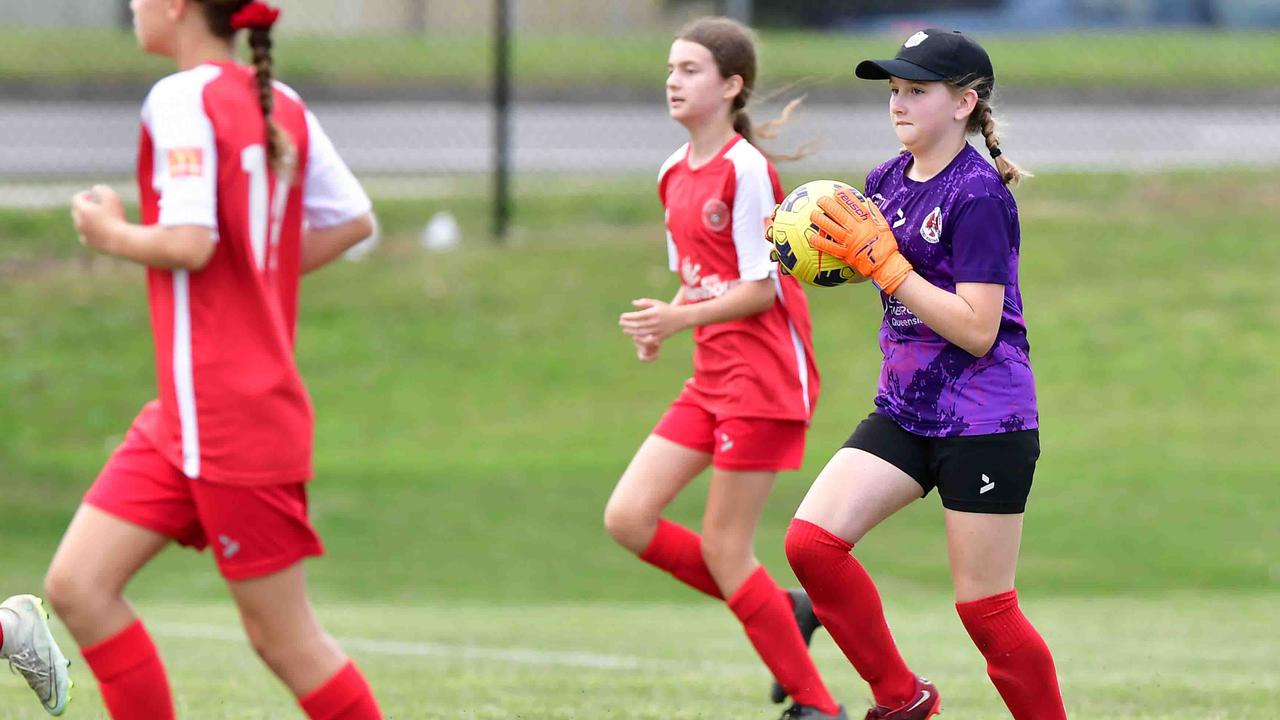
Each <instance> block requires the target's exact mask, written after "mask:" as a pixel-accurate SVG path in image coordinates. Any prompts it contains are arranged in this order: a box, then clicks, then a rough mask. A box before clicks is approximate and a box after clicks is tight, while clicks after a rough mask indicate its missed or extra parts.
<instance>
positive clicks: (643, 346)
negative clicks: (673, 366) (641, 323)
mask: <svg viewBox="0 0 1280 720" xmlns="http://www.w3.org/2000/svg"><path fill="white" fill-rule="evenodd" d="M632 341H634V342H635V345H636V359H637V360H639V361H640V362H645V363H647V362H653V361H654V360H657V359H658V351H659V350H660V349H661V348H662V341H661V340H654V339H653V338H652V337H649V336H645V337H636V338H632Z"/></svg>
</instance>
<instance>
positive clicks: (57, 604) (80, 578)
mask: <svg viewBox="0 0 1280 720" xmlns="http://www.w3.org/2000/svg"><path fill="white" fill-rule="evenodd" d="M102 588H103V586H102V584H101V583H99V582H97V581H95V579H94V578H93V577H92V576H91V575H89V574H88V573H83V572H79V573H78V572H74V571H73V570H71V569H69V568H64V567H59V566H54V567H51V568H49V572H48V574H46V575H45V578H44V599H45V600H47V601H48V602H49V604H50V605H51V606H53V609H54V612H56V613H58V615H59V616H60V617H62V618H66V617H67V616H69V615H81V614H85V613H92V611H93V608H94V607H96V606H98V605H102V604H105V603H106V602H107V601H108V600H109V597H110V595H109V593H108V592H107V591H105V590H103V589H102Z"/></svg>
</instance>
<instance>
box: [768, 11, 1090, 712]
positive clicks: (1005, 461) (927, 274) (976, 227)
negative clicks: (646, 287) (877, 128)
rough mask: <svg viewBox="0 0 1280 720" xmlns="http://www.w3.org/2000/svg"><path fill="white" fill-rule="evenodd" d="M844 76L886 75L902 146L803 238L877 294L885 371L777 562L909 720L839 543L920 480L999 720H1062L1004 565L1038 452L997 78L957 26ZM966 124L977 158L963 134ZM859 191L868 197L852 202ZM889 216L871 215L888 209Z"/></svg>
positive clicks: (923, 699) (929, 698)
mask: <svg viewBox="0 0 1280 720" xmlns="http://www.w3.org/2000/svg"><path fill="white" fill-rule="evenodd" d="M856 74H857V76H858V77H860V78H864V79H881V80H885V79H887V80H888V81H889V113H890V116H891V119H892V121H893V128H894V131H895V132H896V133H897V136H898V139H899V140H901V141H902V144H903V146H904V148H903V151H902V152H901V153H900V154H899V155H898V156H897V157H895V158H894V159H892V160H890V161H889V162H887V163H885V164H883V165H881V166H880V167H878V168H876V169H875V170H873V171H872V172H871V174H870V175H868V177H867V185H866V197H863V196H861V195H859V194H858V193H857V192H856V191H840V192H838V193H837V194H836V195H835V196H834V197H827V198H822V199H821V200H820V201H819V207H820V208H821V209H820V210H816V211H814V214H813V221H814V222H815V223H816V224H817V225H818V226H819V227H820V228H821V229H822V231H823V232H822V233H821V234H820V235H819V236H818V237H817V238H815V239H814V240H812V241H811V242H812V244H813V246H814V247H815V248H817V249H819V250H823V251H825V252H828V253H831V254H833V255H836V256H838V257H841V258H842V259H844V260H845V261H846V262H849V263H850V264H851V265H853V266H854V267H855V268H856V269H857V270H858V271H859V272H860V273H862V274H863V275H866V276H868V277H870V278H871V279H872V280H874V281H875V282H876V285H877V286H878V287H879V288H880V290H881V293H882V294H881V298H882V301H883V304H884V310H885V315H884V321H883V324H882V326H881V330H880V346H881V349H882V350H883V352H884V366H883V370H882V372H881V377H880V387H879V391H878V393H877V395H876V400H875V404H876V410H875V412H873V413H872V414H871V415H870V417H868V418H867V419H866V420H864V421H863V422H862V423H861V424H860V425H859V426H858V427H857V429H856V430H854V432H853V435H852V436H851V437H850V438H849V440H848V441H847V442H846V443H845V444H844V447H842V448H841V449H840V450H839V451H837V452H836V454H835V456H834V457H832V459H831V461H830V462H829V463H828V464H827V466H826V468H825V469H824V470H823V471H822V473H821V474H820V475H819V476H818V478H817V480H815V481H814V484H813V487H812V488H810V490H809V494H808V495H807V496H806V497H805V499H804V501H803V503H801V505H800V508H799V510H797V512H796V517H795V520H794V521H792V524H791V527H790V529H789V530H788V533H787V541H786V549H787V557H788V559H789V560H790V562H791V566H792V568H793V569H794V570H795V573H796V575H797V577H799V578H800V581H801V583H802V584H803V585H804V587H805V589H806V590H807V591H808V593H809V596H810V597H811V598H812V600H813V605H814V608H815V610H816V612H817V615H818V617H819V618H820V619H821V621H822V623H823V625H825V626H826V627H827V629H828V630H829V631H830V633H831V635H832V637H833V638H834V639H835V641H836V643H837V644H838V645H839V646H840V648H841V649H842V650H843V651H844V653H845V655H846V656H847V657H848V658H849V660H850V662H851V663H852V664H853V666H854V667H855V668H856V669H857V671H858V673H859V674H860V675H861V676H862V677H863V678H864V679H865V680H866V681H867V682H868V683H869V684H870V685H871V689H872V692H873V694H874V695H875V707H873V708H872V709H871V710H870V711H869V712H868V713H867V716H866V717H867V719H868V720H873V719H878V720H924V719H925V718H928V717H931V716H933V715H935V714H937V713H938V712H939V710H940V705H941V702H940V698H939V696H938V690H937V688H936V687H934V686H933V685H932V684H931V683H929V682H928V681H926V680H924V679H923V678H920V677H918V676H917V675H915V674H914V673H913V672H912V671H911V670H910V669H908V667H907V665H906V663H905V662H904V661H903V659H902V657H901V655H900V654H899V653H898V649H897V647H896V646H895V645H894V641H893V637H892V635H891V634H890V632H889V628H888V625H887V624H886V623H885V618H884V609H883V607H882V606H881V603H880V597H879V594H878V592H877V590H876V586H875V583H873V582H872V580H871V578H870V576H868V575H867V573H866V571H865V570H864V569H863V568H862V566H861V565H860V564H859V563H858V561H857V560H855V559H854V558H853V556H852V555H851V554H850V550H852V548H853V545H854V543H856V542H858V541H859V540H861V539H862V537H863V536H864V535H865V534H866V533H867V532H868V531H869V530H871V528H873V527H875V526H876V525H878V524H879V523H880V522H881V521H882V520H884V519H885V518H887V517H889V516H890V515H892V514H893V513H895V512H897V511H898V510H900V509H902V508H903V507H905V506H906V505H908V504H910V503H911V502H912V501H914V500H916V499H917V498H920V497H923V495H925V494H928V492H929V490H931V489H932V488H934V487H937V488H938V494H939V495H940V496H941V498H942V504H943V507H944V508H945V511H944V512H945V515H946V528H947V547H948V551H949V555H950V561H951V574H952V581H953V584H954V588H955V596H956V611H957V612H958V613H959V615H960V619H961V621H962V622H963V623H964V626H965V629H966V630H968V631H969V635H970V636H971V637H972V638H973V641H974V643H975V644H976V645H977V646H978V649H979V650H981V651H982V654H983V655H984V656H985V657H986V659H987V672H988V674H989V675H990V677H991V680H992V682H993V683H994V684H995V686H996V689H997V690H998V691H999V692H1000V695H1001V697H1003V699H1004V702H1005V704H1006V705H1007V706H1008V708H1009V710H1010V712H1011V713H1012V715H1013V717H1014V718H1017V719H1018V720H1030V719H1032V718H1034V719H1035V720H1057V719H1059V718H1065V717H1066V712H1065V710H1064V709H1063V705H1062V697H1061V693H1060V692H1059V690H1058V680H1057V673H1056V671H1055V669H1054V664H1053V657H1052V656H1051V655H1050V653H1049V648H1048V647H1047V646H1046V645H1045V642H1044V640H1043V639H1042V638H1041V637H1040V635H1039V633H1037V632H1036V630H1035V628H1033V627H1032V626H1031V624H1030V623H1029V622H1028V621H1027V618H1026V617H1025V616H1024V615H1023V614H1022V611H1021V610H1020V609H1019V608H1018V596H1017V592H1016V590H1015V589H1014V572H1015V568H1016V565H1017V559H1018V545H1019V542H1020V541H1021V537H1022V518H1023V510H1024V508H1025V505H1026V500H1027V495H1028V493H1029V491H1030V489H1031V478H1032V474H1033V472H1034V470H1035V464H1036V459H1037V458H1038V457H1039V454H1040V445H1039V435H1038V430H1037V427H1038V414H1037V410H1036V396H1035V383H1034V380H1033V378H1032V373H1031V365H1030V361H1029V360H1028V354H1027V353H1028V344H1027V336H1026V326H1025V323H1024V322H1023V318H1022V297H1021V293H1020V292H1019V290H1018V253H1019V247H1020V238H1019V232H1018V211H1017V205H1016V203H1015V202H1014V200H1013V196H1012V195H1011V194H1010V193H1009V192H1008V190H1007V189H1006V187H1005V186H1006V185H1016V184H1017V183H1018V181H1019V180H1020V179H1021V178H1022V177H1024V175H1025V173H1023V172H1022V171H1021V170H1020V169H1019V168H1018V167H1017V166H1016V165H1014V164H1013V163H1011V162H1010V161H1009V160H1008V159H1007V158H1005V157H1003V155H1002V153H1001V150H1000V141H999V138H998V137H997V134H996V123H995V121H994V119H993V118H992V115H991V92H992V89H993V88H994V86H995V73H994V71H993V69H992V67H991V61H990V59H989V58H988V56H987V53H986V52H985V51H984V50H983V49H982V48H981V47H980V46H979V45H978V44H977V43H975V42H974V41H973V40H971V39H969V38H967V37H965V36H963V35H961V34H960V33H958V32H953V31H946V30H937V29H928V30H923V31H921V32H918V33H915V34H914V35H912V36H911V37H910V38H908V39H907V40H906V42H905V43H903V45H902V48H901V49H900V50H899V52H898V54H897V57H896V58H895V59H893V60H881V61H871V60H868V61H864V62H862V63H861V64H859V65H858V67H857V70H856ZM978 133H981V135H982V136H983V138H984V139H985V140H986V148H987V150H988V152H989V154H990V155H991V157H992V158H993V159H994V160H995V162H996V167H995V168H992V167H991V165H990V164H989V163H987V161H986V160H985V159H983V158H982V156H981V155H980V154H979V153H978V152H977V151H976V150H975V149H974V148H973V147H971V146H970V145H969V144H968V143H967V142H966V139H965V138H966V135H969V134H978ZM868 198H870V199H868ZM886 218H887V219H886Z"/></svg>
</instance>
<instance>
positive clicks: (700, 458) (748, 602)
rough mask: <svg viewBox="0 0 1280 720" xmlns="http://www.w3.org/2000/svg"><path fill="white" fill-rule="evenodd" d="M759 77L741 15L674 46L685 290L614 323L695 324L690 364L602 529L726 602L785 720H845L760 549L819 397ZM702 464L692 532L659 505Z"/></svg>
mask: <svg viewBox="0 0 1280 720" xmlns="http://www.w3.org/2000/svg"><path fill="white" fill-rule="evenodd" d="M755 76H756V59H755V45H754V39H753V37H752V34H751V31H750V30H748V29H747V28H746V27H744V26H742V25H740V24H738V23H736V22H734V21H732V20H727V19H724V18H705V19H702V20H698V21H696V22H694V23H692V24H690V25H689V26H687V27H686V28H684V29H683V30H682V31H681V32H680V33H679V34H678V35H676V38H675V41H674V42H673V43H672V45H671V51H670V54H669V56H668V60H667V85H666V89H667V104H668V109H669V111H670V114H671V117H672V119H674V120H675V121H676V122H678V123H680V124H681V125H683V126H684V127H685V129H687V130H688V132H689V142H687V143H685V144H684V145H683V146H681V147H680V148H679V149H678V150H676V151H675V152H674V153H672V154H671V156H670V157H669V158H667V160H666V162H665V163H663V165H662V169H661V171H660V172H659V173H658V196H659V198H660V199H661V201H662V205H663V208H664V209H665V210H666V228H667V252H668V260H669V266H670V269H671V270H672V271H673V272H676V273H679V275H680V280H681V284H680V288H679V290H678V291H677V292H676V295H675V298H674V299H673V300H672V301H671V302H669V303H667V302H662V301H660V300H654V299H649V298H642V299H639V300H636V301H634V303H633V305H634V306H635V308H636V309H635V310H634V311H632V312H628V313H624V314H623V315H622V317H621V320H620V324H621V326H622V329H623V331H624V332H625V333H626V334H627V335H628V336H630V337H631V339H632V340H633V342H634V343H635V347H636V354H637V356H638V357H639V359H640V360H641V361H642V362H651V361H653V360H655V359H657V357H658V352H659V349H660V348H661V346H662V342H663V341H664V340H665V339H666V338H668V337H670V336H671V335H674V334H675V333H678V332H682V331H684V330H692V332H693V338H694V342H695V343H696V349H695V351H694V358H693V362H694V372H693V377H691V378H690V379H689V380H688V381H687V382H686V383H685V386H684V389H683V391H682V392H681V393H680V395H679V397H677V398H676V400H675V402H674V403H673V404H672V405H671V407H670V408H669V409H668V411H667V413H666V415H664V416H663V418H662V419H661V420H660V421H659V422H658V425H657V427H655V428H654V430H653V433H652V434H651V435H650V436H649V437H648V438H647V439H646V440H645V441H644V443H643V444H642V445H641V446H640V449H639V450H638V451H637V452H636V455H635V457H634V458H632V460H631V464H630V465H629V466H628V467H627V469H626V472H624V473H623V475H622V479H621V480H619V481H618V485H617V487H616V488H615V489H614V491H613V495H612V497H610V498H609V503H608V506H607V507H606V508H605V527H606V528H607V529H608V531H609V533H610V534H611V535H612V536H613V537H614V539H616V540H617V541H618V542H619V543H620V544H621V545H622V546H623V547H625V548H627V549H628V550H631V551H632V552H634V553H637V554H638V555H639V556H640V558H641V559H642V560H644V561H645V562H648V563H650V564H652V565H655V566H657V567H659V568H661V569H663V570H665V571H667V572H669V573H671V574H672V575H674V576H675V577H676V579H678V580H680V581H682V582H684V583H686V584H688V585H690V586H692V587H694V588H695V589H697V590H700V591H702V592H703V593H705V594H707V595H710V596H712V597H714V598H717V599H720V600H727V602H728V605H729V609H730V610H731V611H732V612H733V613H734V615H735V616H737V618H738V619H739V620H740V621H741V622H742V624H743V626H744V628H745V630H746V633H747V637H748V638H749V639H750V641H751V643H752V644H753V645H754V646H755V648H756V651H757V652H758V653H759V654H760V657H761V658H762V659H763V660H764V662H765V664H766V665H767V666H768V667H769V669H770V671H772V673H773V675H774V677H775V678H776V679H777V681H778V686H777V687H775V692H774V700H775V702H781V701H782V700H784V699H785V698H786V696H787V695H790V696H791V697H792V699H793V700H794V703H795V704H794V705H793V706H792V707H791V708H790V709H789V710H788V711H787V717H791V718H806V719H809V720H825V719H829V718H844V717H845V714H844V710H843V709H842V708H841V706H840V705H839V704H838V703H836V701H835V700H834V699H833V698H832V697H831V694H830V693H829V692H828V691H827V689H826V687H825V686H824V685H823V682H822V679H821V677H819V675H818V671H817V669H816V668H815V667H814V665H813V661H812V660H811V659H810V657H809V653H808V649H807V648H806V647H805V645H806V642H807V636H808V635H811V634H812V632H813V628H814V627H815V625H816V621H815V620H814V619H813V614H812V612H811V610H810V608H809V605H808V599H807V598H806V597H805V596H804V595H803V594H799V593H797V594H795V595H791V594H789V593H787V592H786V591H784V590H782V589H781V588H779V587H778V585H777V584H776V583H775V582H774V581H773V579H772V578H771V577H770V576H769V574H768V573H767V572H766V571H765V569H764V568H763V567H762V566H761V565H760V563H759V562H757V561H756V558H755V550H754V536H755V529H756V523H757V522H758V521H759V518H760V514H761V512H762V511H763V509H764V505H765V501H766V500H767V499H768V497H769V492H770V490H771V489H772V488H773V483H774V479H775V478H776V476H777V473H778V471H779V470H793V469H797V468H799V467H800V465H801V461H802V459H803V455H804V439H805V432H806V430H807V429H808V424H809V419H810V417H811V416H812V414H813V407H814V404H815V403H816V402H817V398H818V369H817V366H816V365H815V364H814V360H813V349H812V343H811V342H810V334H811V333H810V326H809V311H808V305H807V303H806V301H805V297H804V294H803V292H802V291H801V290H800V287H799V285H798V284H797V283H796V281H795V279H794V278H791V277H779V276H778V274H777V272H776V269H775V267H776V266H775V264H774V263H773V262H772V261H771V260H770V259H769V250H770V246H769V244H768V243H767V242H766V240H765V238H764V228H765V223H766V221H767V219H768V217H769V215H770V214H771V213H772V212H773V208H774V207H775V206H776V204H777V203H778V202H779V201H780V200H781V199H782V197H783V193H782V188H781V186H780V184H779V182H778V174H777V171H776V170H775V169H774V167H773V165H772V163H770V161H769V159H768V158H767V157H766V156H765V155H764V154H763V153H762V152H761V151H760V150H759V149H757V148H756V147H755V145H753V144H752V142H753V126H752V124H751V120H750V119H749V118H748V116H747V113H746V111H745V109H744V108H745V107H746V104H747V101H748V100H749V99H750V96H751V92H752V90H753V88H754V84H755ZM708 466H710V467H711V468H712V474H711V488H710V492H709V494H708V497H707V508H706V513H705V515H704V516H703V522H702V535H701V536H699V535H698V534H696V533H694V532H692V531H691V530H689V529H687V528H684V527H682V526H680V525H677V524H676V523H673V522H670V521H668V520H665V519H663V517H662V512H663V510H664V509H665V508H666V507H667V505H669V504H670V503H671V501H672V500H673V499H674V498H675V496H676V494H677V493H679V492H680V491H681V490H682V489H683V488H684V487H685V486H686V485H688V484H689V482H690V481H692V480H693V478H694V477H696V476H697V475H698V474H699V473H701V472H702V471H703V470H705V469H706V468H707V467H708ZM802 627H803V629H802Z"/></svg>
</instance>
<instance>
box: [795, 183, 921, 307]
mask: <svg viewBox="0 0 1280 720" xmlns="http://www.w3.org/2000/svg"><path fill="white" fill-rule="evenodd" d="M818 207H819V208H820V209H818V210H814V211H813V213H812V214H811V215H810V216H809V219H810V220H812V221H813V224H814V225H817V226H818V229H820V230H822V232H821V233H818V234H817V235H814V236H813V237H811V238H809V245H810V246H812V247H813V248H814V249H815V250H821V251H822V252H824V253H827V254H828V255H834V256H836V257H838V258H840V259H841V260H843V261H845V262H846V263H848V264H849V265H851V266H852V267H853V269H854V270H857V271H858V272H859V273H861V274H862V275H863V276H865V277H869V278H871V279H872V280H873V281H875V284H876V286H877V287H879V288H880V289H881V290H883V291H884V292H886V293H888V294H890V295H892V294H893V293H894V291H895V290H897V289H898V286H899V285H901V284H902V281H904V280H906V279H907V276H908V275H910V274H911V263H910V262H907V259H906V258H905V257H903V256H902V253H900V252H898V241H897V239H895V238H894V237H893V230H892V229H891V228H890V227H889V223H888V221H886V220H885V219H884V215H883V214H881V212H880V208H878V207H876V204H875V203H873V202H871V201H870V200H868V199H867V198H866V197H864V196H863V195H862V193H860V192H858V191H857V190H852V189H841V190H837V191H836V192H835V195H833V196H830V197H822V198H818Z"/></svg>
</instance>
